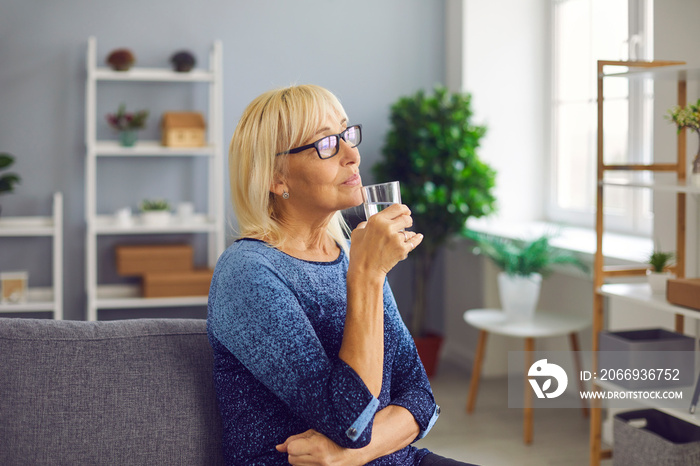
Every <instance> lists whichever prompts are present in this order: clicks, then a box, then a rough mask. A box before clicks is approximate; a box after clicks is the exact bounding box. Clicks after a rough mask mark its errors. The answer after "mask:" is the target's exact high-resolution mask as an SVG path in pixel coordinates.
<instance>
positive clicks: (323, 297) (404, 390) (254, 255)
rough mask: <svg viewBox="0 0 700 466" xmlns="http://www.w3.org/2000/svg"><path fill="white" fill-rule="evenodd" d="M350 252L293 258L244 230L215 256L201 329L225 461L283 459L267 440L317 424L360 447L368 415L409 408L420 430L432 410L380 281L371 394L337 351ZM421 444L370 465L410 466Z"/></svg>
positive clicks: (367, 435) (368, 430) (367, 433)
mask: <svg viewBox="0 0 700 466" xmlns="http://www.w3.org/2000/svg"><path fill="white" fill-rule="evenodd" d="M347 270H348V257H347V255H346V254H345V253H343V252H342V251H341V253H340V256H339V257H338V259H336V260H335V261H333V262H309V261H304V260H300V259H296V258H294V257H291V256H289V255H287V254H285V253H283V252H281V251H279V250H277V249H273V248H271V247H269V246H268V245H267V244H266V243H264V242H261V241H257V240H251V239H243V240H239V241H237V242H235V243H234V244H232V245H231V246H230V247H229V248H228V249H227V250H226V251H225V252H224V253H223V254H222V255H221V257H220V258H219V261H218V263H217V266H216V269H215V271H214V277H213V280H212V284H211V290H210V292H209V316H208V320H207V328H208V333H209V340H210V342H211V345H212V347H213V349H214V382H215V385H216V391H217V396H218V401H219V409H220V412H221V417H222V421H223V430H224V438H223V448H224V456H225V458H226V462H227V464H231V465H232V464H241V465H246V466H250V465H283V464H288V463H287V455H286V453H280V452H278V451H277V450H276V449H275V445H277V444H280V443H283V442H284V441H285V439H287V437H289V436H291V435H294V434H299V433H301V432H305V431H306V430H308V429H315V430H316V431H318V432H321V433H323V434H324V435H326V436H327V437H329V438H330V439H331V440H333V441H334V442H336V443H337V444H338V445H340V446H343V447H349V448H360V447H363V446H365V445H367V444H368V443H369V441H370V439H371V436H372V424H373V420H374V415H375V413H376V412H377V411H379V410H381V409H382V408H384V407H386V406H388V405H390V404H393V405H398V406H403V407H404V408H406V409H408V410H409V411H410V412H411V413H412V414H413V416H414V417H415V419H416V421H417V422H418V424H419V426H420V430H421V432H420V435H419V436H418V438H422V437H423V436H424V435H425V434H426V433H427V432H428V431H429V430H430V428H431V427H432V425H433V423H434V422H435V420H436V419H437V416H438V413H439V408H438V407H437V406H436V404H435V400H434V398H433V394H432V391H431V389H430V384H429V383H428V379H427V377H426V375H425V370H424V369H423V365H422V364H421V362H420V359H419V358H418V354H417V352H416V348H415V345H414V344H413V340H412V338H411V336H410V334H409V332H408V330H407V329H406V326H405V325H404V323H403V321H402V320H401V316H400V315H399V312H398V309H397V307H396V302H395V300H394V297H393V295H392V293H391V290H390V288H389V284H388V283H385V285H384V373H383V380H382V389H381V393H380V395H379V397H378V398H375V397H374V396H372V394H371V393H370V392H369V390H368V389H367V387H366V386H365V384H364V383H363V382H362V379H360V377H359V376H358V375H357V374H356V373H355V371H353V370H352V369H351V368H350V366H348V365H347V364H345V362H343V361H342V360H341V359H340V358H339V357H338V353H339V351H340V345H341V342H342V337H343V326H344V322H345V312H346V302H347V294H346V276H347ZM427 453H428V451H427V450H418V449H416V448H414V447H411V446H409V447H406V448H404V449H402V450H400V451H398V452H395V453H393V454H391V455H388V456H385V457H382V458H379V459H377V460H375V461H373V462H372V463H370V464H373V465H417V464H418V463H420V460H421V459H422V458H423V457H424V456H425V455H426V454H427Z"/></svg>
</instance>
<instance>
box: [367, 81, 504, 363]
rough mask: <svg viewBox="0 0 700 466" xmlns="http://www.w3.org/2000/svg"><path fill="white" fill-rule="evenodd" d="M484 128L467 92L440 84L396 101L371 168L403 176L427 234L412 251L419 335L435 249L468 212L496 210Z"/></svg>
mask: <svg viewBox="0 0 700 466" xmlns="http://www.w3.org/2000/svg"><path fill="white" fill-rule="evenodd" d="M485 133H486V127H485V126H479V125H475V124H474V123H473V122H472V107H471V95H470V94H468V93H451V92H449V91H448V90H447V89H445V88H444V87H441V86H437V87H435V88H434V90H433V92H432V93H431V94H427V93H426V92H424V91H422V90H421V91H418V92H417V93H415V94H414V95H411V96H405V97H401V98H399V99H398V101H397V102H395V103H394V104H393V105H392V106H391V110H390V128H389V131H388V133H387V135H386V140H385V143H384V147H383V148H382V155H383V158H382V159H381V160H380V161H379V162H378V163H377V164H375V165H374V167H373V174H374V176H375V177H376V179H378V180H381V181H394V180H396V181H399V182H400V184H401V199H402V202H403V203H404V204H406V205H408V206H409V207H410V208H411V212H412V217H413V229H414V230H415V231H418V232H421V233H423V234H424V235H425V238H424V239H423V242H422V244H421V245H420V247H418V248H416V250H415V251H414V252H412V253H411V254H410V261H411V262H412V263H413V280H414V283H413V292H414V299H413V309H412V316H411V322H410V325H409V328H410V330H411V333H412V334H413V336H414V338H416V337H419V336H422V335H423V334H424V333H425V329H424V320H425V315H426V311H427V309H426V305H427V300H426V298H427V295H426V293H427V283H428V282H429V279H430V275H431V273H432V269H433V264H434V262H435V257H436V254H437V252H438V250H439V249H440V247H441V246H442V245H444V244H445V242H447V240H449V239H450V238H452V237H453V236H455V235H456V234H458V233H460V232H461V231H462V230H463V229H464V225H465V222H466V221H467V219H468V218H469V217H481V216H484V215H487V214H489V213H491V212H492V211H493V210H494V209H495V197H494V195H493V192H492V191H493V187H494V185H495V178H496V174H495V171H494V170H493V169H492V168H491V167H489V166H488V165H487V164H486V163H484V162H482V161H481V160H480V159H479V157H478V156H477V153H476V151H477V148H478V147H479V143H480V141H481V138H482V137H483V136H484V134H485ZM424 363H425V361H424Z"/></svg>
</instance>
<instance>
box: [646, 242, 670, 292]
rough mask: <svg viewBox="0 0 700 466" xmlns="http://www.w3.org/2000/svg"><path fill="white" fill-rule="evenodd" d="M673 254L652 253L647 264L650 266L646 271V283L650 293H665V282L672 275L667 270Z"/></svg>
mask: <svg viewBox="0 0 700 466" xmlns="http://www.w3.org/2000/svg"><path fill="white" fill-rule="evenodd" d="M674 258H675V254H674V253H672V252H663V251H653V252H652V253H651V254H650V255H649V259H648V260H647V262H648V263H649V265H651V268H650V269H647V281H648V282H649V286H650V287H651V292H652V293H658V294H662V293H666V282H668V279H669V278H673V277H674V275H673V273H671V272H670V271H669V270H668V269H667V268H668V267H669V266H670V265H672V264H673V259H674Z"/></svg>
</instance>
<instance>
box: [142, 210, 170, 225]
mask: <svg viewBox="0 0 700 466" xmlns="http://www.w3.org/2000/svg"><path fill="white" fill-rule="evenodd" d="M170 217H171V214H170V212H168V211H167V210H150V211H146V212H141V220H143V224H144V225H150V226H158V227H162V226H166V225H168V224H169V223H170Z"/></svg>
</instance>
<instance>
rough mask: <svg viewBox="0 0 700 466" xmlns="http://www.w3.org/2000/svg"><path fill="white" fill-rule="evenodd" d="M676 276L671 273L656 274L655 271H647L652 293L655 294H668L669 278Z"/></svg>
mask: <svg viewBox="0 0 700 466" xmlns="http://www.w3.org/2000/svg"><path fill="white" fill-rule="evenodd" d="M674 277H675V275H674V274H672V273H671V272H654V271H653V270H651V269H649V270H647V282H649V287H651V292H652V293H653V294H666V282H668V279H669V278H674Z"/></svg>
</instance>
